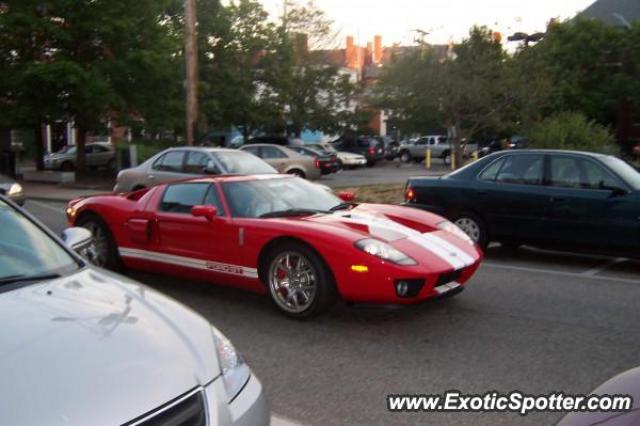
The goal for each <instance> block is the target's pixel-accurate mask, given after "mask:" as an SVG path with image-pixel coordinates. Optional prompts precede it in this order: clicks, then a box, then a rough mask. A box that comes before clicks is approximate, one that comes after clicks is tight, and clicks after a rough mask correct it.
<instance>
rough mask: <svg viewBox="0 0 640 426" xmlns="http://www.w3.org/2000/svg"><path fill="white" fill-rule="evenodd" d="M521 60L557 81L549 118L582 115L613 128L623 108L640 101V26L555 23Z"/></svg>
mask: <svg viewBox="0 0 640 426" xmlns="http://www.w3.org/2000/svg"><path fill="white" fill-rule="evenodd" d="M516 58H517V59H518V60H519V62H521V64H522V66H523V67H527V68H528V69H531V70H535V72H536V73H537V74H538V75H543V76H544V78H546V79H547V80H548V81H551V82H552V85H551V86H550V89H551V90H550V94H551V97H550V99H551V101H550V103H549V105H548V106H547V108H546V110H545V111H543V112H544V113H545V114H547V115H548V114H551V113H556V112H559V111H580V112H582V113H583V114H585V115H586V116H587V117H588V118H590V119H593V120H596V121H598V122H600V123H603V124H612V123H615V122H616V120H617V114H618V112H619V110H620V108H621V107H622V106H623V105H625V104H634V103H635V104H638V101H640V80H639V79H638V75H639V74H640V23H635V24H634V26H633V27H632V28H631V29H630V30H628V29H624V28H619V27H612V26H609V25H606V24H604V23H602V22H600V21H596V20H586V19H580V18H578V19H574V20H571V21H568V22H564V23H558V24H554V25H552V26H550V28H549V30H548V32H547V37H546V39H544V40H543V41H542V42H540V43H539V44H538V45H536V46H534V47H530V48H523V49H522V50H521V51H520V52H519V53H518V55H516Z"/></svg>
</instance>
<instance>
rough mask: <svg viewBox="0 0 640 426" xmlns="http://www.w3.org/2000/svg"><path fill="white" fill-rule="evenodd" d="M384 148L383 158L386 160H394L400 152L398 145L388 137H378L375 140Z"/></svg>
mask: <svg viewBox="0 0 640 426" xmlns="http://www.w3.org/2000/svg"><path fill="white" fill-rule="evenodd" d="M376 139H378V140H379V141H380V143H382V145H383V146H384V158H385V159H386V160H394V159H395V158H396V157H397V156H398V154H399V152H400V149H399V148H400V144H399V143H398V142H396V141H395V140H393V139H392V138H390V137H389V136H380V137H378V138H376Z"/></svg>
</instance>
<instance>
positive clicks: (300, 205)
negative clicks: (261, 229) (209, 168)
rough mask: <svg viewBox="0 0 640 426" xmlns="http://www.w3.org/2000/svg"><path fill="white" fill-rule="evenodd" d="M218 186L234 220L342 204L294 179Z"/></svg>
mask: <svg viewBox="0 0 640 426" xmlns="http://www.w3.org/2000/svg"><path fill="white" fill-rule="evenodd" d="M222 187H223V190H224V193H225V196H226V198H227V202H228V203H229V208H230V209H231V214H232V215H233V216H235V217H244V218H258V217H261V216H264V215H269V214H271V213H275V212H281V211H287V210H315V211H329V210H331V209H333V208H335V207H336V206H339V205H340V204H343V203H342V201H341V200H340V199H339V198H337V197H336V196H335V195H333V194H332V193H331V192H329V191H327V190H326V189H323V188H321V187H320V186H318V185H315V184H313V183H310V182H308V181H306V180H304V179H300V178H295V177H292V178H283V179H262V180H249V181H242V182H228V183H225V184H223V186H222Z"/></svg>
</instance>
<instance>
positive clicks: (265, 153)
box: [240, 144, 322, 180]
mask: <svg viewBox="0 0 640 426" xmlns="http://www.w3.org/2000/svg"><path fill="white" fill-rule="evenodd" d="M240 149H241V150H242V151H245V152H249V153H251V154H253V155H255V156H257V157H260V158H262V159H263V160H264V161H266V162H267V163H269V164H270V165H271V166H272V167H273V168H275V169H276V170H277V171H278V172H280V173H288V174H291V175H296V176H300V177H302V178H305V179H309V180H316V179H320V176H321V175H322V171H321V170H320V163H319V161H318V160H316V159H314V158H313V157H308V156H305V155H301V154H298V153H297V152H295V151H293V150H291V149H289V148H287V147H284V146H279V145H271V144H252V145H245V146H243V147H242V148H240Z"/></svg>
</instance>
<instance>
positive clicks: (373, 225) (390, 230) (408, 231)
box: [342, 212, 474, 270]
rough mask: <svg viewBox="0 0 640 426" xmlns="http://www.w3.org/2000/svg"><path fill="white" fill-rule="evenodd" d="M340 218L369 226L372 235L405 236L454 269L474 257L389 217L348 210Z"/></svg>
mask: <svg viewBox="0 0 640 426" xmlns="http://www.w3.org/2000/svg"><path fill="white" fill-rule="evenodd" d="M342 219H344V220H345V221H347V222H352V223H357V224H360V225H367V226H368V227H369V233H370V234H371V235H372V236H373V237H378V238H384V239H387V240H391V241H393V240H394V239H396V240H397V239H399V238H386V237H387V236H393V235H396V236H399V235H400V236H402V238H407V239H408V240H409V241H411V242H412V243H414V244H417V245H419V246H420V247H422V248H424V249H426V250H428V251H430V252H431V253H433V254H435V255H436V256H438V257H439V258H440V259H442V260H443V261H445V262H447V263H448V264H449V265H451V267H452V268H453V269H455V270H458V269H462V268H465V267H467V266H469V265H472V264H473V262H474V259H473V258H472V257H471V256H469V255H468V254H467V253H466V252H465V251H464V250H462V249H460V248H458V247H456V246H455V245H454V244H452V243H450V242H449V241H446V240H445V239H443V238H440V237H438V236H437V235H433V234H431V233H426V234H422V233H420V232H418V231H416V230H415V229H412V228H409V227H408V226H405V225H402V224H400V223H398V222H395V221H393V220H391V219H387V218H382V217H377V216H373V215H365V214H350V213H348V212H347V213H345V214H343V215H342Z"/></svg>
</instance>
